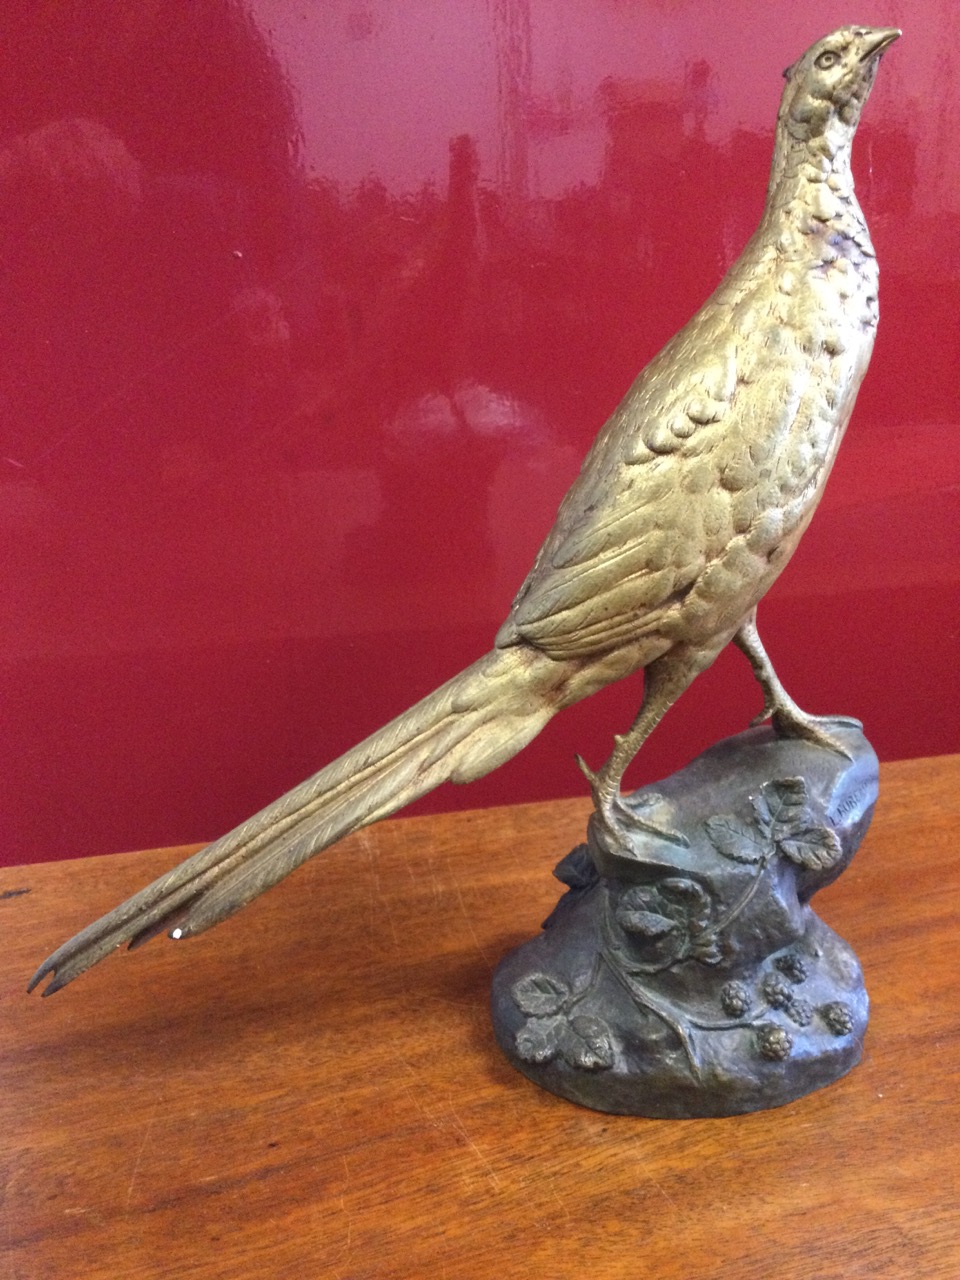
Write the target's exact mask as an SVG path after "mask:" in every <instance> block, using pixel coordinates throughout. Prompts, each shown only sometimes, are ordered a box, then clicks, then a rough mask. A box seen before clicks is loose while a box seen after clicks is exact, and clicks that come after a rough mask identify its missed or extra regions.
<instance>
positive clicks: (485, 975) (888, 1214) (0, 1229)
mask: <svg viewBox="0 0 960 1280" xmlns="http://www.w3.org/2000/svg"><path fill="white" fill-rule="evenodd" d="M881 785H882V792H881V802H880V805H879V807H878V811H877V816H876V818H875V820H874V825H873V828H872V829H871V832H870V833H869V835H868V837H867V839H866V841H865V843H864V845H863V847H862V849H861V851H860V853H859V854H858V856H857V858H856V860H855V861H854V864H853V866H852V867H851V869H850V871H849V872H848V873H847V874H846V875H845V876H844V877H843V879H842V880H841V881H840V882H838V883H837V884H836V885H834V886H832V887H831V888H830V889H828V890H827V891H825V892H824V893H823V894H822V895H821V896H820V898H819V899H818V906H819V910H820V912H821V914H822V915H823V916H824V918H825V919H826V920H827V921H828V922H829V923H830V924H831V925H832V926H833V927H835V928H836V929H838V930H839V932H840V933H841V934H843V936H845V937H846V938H847V939H848V940H849V941H850V942H851V943H852V944H853V945H854V947H855V948H856V949H857V951H858V952H859V955H860V958H861V960H862V962H863V964H864V968H865V971H866V976H867V983H868V987H869V989H870V992H871V996H872V999H873V1015H872V1021H871V1026H870V1031H869V1033H868V1039H867V1045H866V1052H865V1056H864V1061H863V1063H862V1064H861V1066H860V1067H859V1068H858V1069H857V1070H856V1071H854V1072H853V1073H852V1074H851V1075H849V1076H847V1077H846V1078H845V1079H844V1080H842V1081H841V1082H840V1083H838V1084H836V1085H834V1086H832V1087H831V1088H829V1089H826V1090H824V1091H822V1092H820V1093H818V1094H815V1095H813V1096H810V1097H808V1098H805V1099H803V1100H801V1101H800V1102H797V1103H794V1104H792V1105H791V1106H789V1107H786V1108H783V1109H782V1110H779V1111H775V1112H767V1113H764V1114H758V1115H752V1116H744V1117H739V1118H736V1119H727V1120H710V1121H692V1120H691V1121H680V1122H670V1121H653V1120H640V1119H629V1118H618V1117H612V1116H606V1115H600V1114H595V1113H593V1112H590V1111H586V1110H582V1109H579V1108H577V1107H575V1106H573V1105H571V1104H570V1103H567V1102H563V1101H560V1100H559V1099H557V1098H554V1097H552V1096H550V1095H548V1094H545V1093H542V1092H540V1091H538V1090H537V1089H536V1088H535V1087H534V1086H533V1085H532V1084H530V1083H529V1082H528V1081H527V1080H525V1079H524V1078H522V1077H521V1076H519V1075H517V1074H516V1073H515V1072H514V1071H513V1070H512V1069H511V1068H510V1067H509V1066H508V1065H507V1064H506V1063H505V1062H504V1061H503V1060H502V1058H501V1057H500V1054H499V1052H498V1050H497V1047H496V1045H495V1043H494V1039H493V1035H492V1032H491V1029H490V1023H489V1018H488V1012H487V1000H488V987H489V982H490V975H491V972H492V970H493V968H494V966H495V965H496V963H497V961H498V960H499V958H500V957H501V956H502V955H503V954H504V952H505V951H506V950H507V949H508V948H509V947H511V946H513V945H514V944H516V943H519V942H520V941H522V940H524V939H525V938H527V937H528V936H530V935H531V934H532V933H534V932H535V931H536V930H537V928H538V927H539V923H540V921H541V920H542V918H543V917H544V916H545V915H546V914H547V912H548V910H549V909H550V907H551V906H552V905H553V902H554V901H555V899H556V897H557V895H558V892H559V889H560V886H559V885H558V884H557V883H556V882H555V881H553V880H552V878H551V876H550V872H551V870H552V868H553V865H554V863H555V861H556V860H558V859H559V858H560V857H561V856H562V855H563V854H565V853H566V852H567V851H568V849H569V848H570V847H571V846H572V845H574V844H576V843H578V842H579V840H580V839H581V836H582V831H583V824H584V819H585V817H586V813H587V805H586V803H585V802H582V801H561V802H556V803H551V804H540V805H529V806H521V807H517V808H509V809H489V810H485V811H482V812H468V813H460V814H455V815H450V816H444V817H439V818H438V817H431V818H423V819H401V820H398V821H394V822H388V823H384V824H382V825H381V826H379V827H375V828H373V829H372V830H370V831H366V832H362V833H360V834H359V835H357V836H355V837H353V838H351V839H350V840H348V841H345V842H344V843H343V844H342V845H340V846H338V847H337V848H335V849H333V850H331V851H330V853H328V854H327V855H325V856H324V857H322V858H320V859H318V860H316V861H314V862H312V863H310V864H309V865H308V866H307V867H306V868H304V869H303V870H302V871H300V872H298V873H297V874H296V875H295V876H294V877H293V878H291V879H290V880H289V881H287V882H286V883H285V884H284V885H283V886H281V887H280V888H278V889H277V890H275V891H273V892H272V893H270V894H268V895H267V896H266V897H265V898H264V899H261V900H260V901H258V902H256V903H254V904H253V905H252V906H251V907H250V908H249V909H248V910H246V911H245V912H243V913H242V915H240V916H238V917H235V918H234V919H232V920H230V921H228V922H227V923H226V924H225V925H223V926H221V927H220V928H218V929H216V930H214V931H213V932H212V933H209V934H206V935H204V936H203V937H201V938H198V939H195V940H192V941H189V942H184V943H181V944H171V943H169V942H166V941H158V942H154V943H151V944H150V946H148V947H146V948H145V949H143V950H142V951H139V952H137V953H136V954H135V955H131V956H120V957H116V958H111V959H110V960H109V961H107V963H106V964H105V965H103V966H101V967H100V968H99V969H96V970H94V971H92V972H91V973H89V974H87V975H85V976H84V977H82V978H81V979H80V980H79V981H78V982H77V983H76V984H75V985H74V986H72V987H70V988H69V989H68V990H66V991H64V992H62V993H61V994H59V995H57V996H56V997H55V998H53V999H51V1000H44V1001H41V1000H40V999H38V998H36V997H35V996H34V997H31V998H28V997H27V996H26V995H25V994H24V987H25V984H26V981H27V978H28V977H29V975H30V973H31V972H32V970H33V968H34V967H35V965H36V964H37V963H38V962H39V960H41V959H42V958H43V957H44V955H46V954H47V952H49V951H50V950H51V949H52V948H53V947H54V946H55V945H56V944H58V943H59V942H61V941H62V940H63V939H64V938H65V937H66V936H67V935H68V934H70V933H71V932H73V931H75V930H76V929H77V928H79V927H80V926H81V925H84V924H86V923H87V921H88V920H89V919H90V918H91V917H92V916H93V915H95V914H97V913H99V912H101V911H103V910H105V909H107V908H108V907H111V906H113V905H114V904H115V903H116V901H118V900H119V899H120V898H121V897H122V896H125V895H126V894H127V893H128V892H130V891H131V890H133V889H135V888H138V887H139V886H140V885H141V883H143V882H144V881H145V880H147V879H148V878H150V877H152V876H154V875H156V874H158V873H159V872H160V871H161V870H163V869H165V868H166V867H168V866H170V865H172V864H173V863H174V862H176V861H177V860H178V859H179V858H180V857H181V856H182V855H183V853H184V852H186V851H185V850H171V849H166V850H155V851H150V852H145V853H134V854H126V855H119V856H116V857H109V858H95V859H85V860H83V861H78V862H73V863H71V862H61V863H49V864H45V865H42V866H28V867H13V868H7V869H5V870H4V871H2V872H0V922H2V930H3V932H2V948H0V952H2V954H0V973H2V981H0V1001H2V1006H3V1016H4V1024H3V1025H4V1053H3V1066H2V1080H0V1144H2V1176H3V1182H2V1185H3V1201H2V1207H0V1253H2V1262H0V1274H2V1276H3V1277H4V1278H5V1280H65V1278H70V1280H72V1278H73V1277H84V1278H85V1280H127V1278H128V1277H131V1278H132V1277H136V1278H137V1280H148V1278H152V1277H158V1278H159V1277H178V1278H179V1280H187V1278H194V1277H195V1278H197V1280H200V1278H201V1277H203V1278H204V1280H207V1278H208V1277H209V1278H210V1280H213V1278H214V1277H217V1278H218V1280H219V1278H223V1280H227V1278H228V1277H229V1278H230V1280H247V1278H248V1277H249V1278H253V1277H258V1278H260V1277H262V1278H264V1280H284V1278H286V1277H298V1278H303V1280H315V1278H318V1277H328V1276H329V1277H339V1278H341V1280H348V1278H349V1280H361V1277H371V1278H372V1277H376V1278H378V1280H379V1278H380V1277H411V1278H412V1277H417V1278H420V1277H438V1278H441V1280H442V1278H444V1277H447V1278H449V1280H469V1278H470V1277H496V1278H497V1280H509V1278H512V1277H528V1276H530V1277H534V1276H536V1277H544V1278H545V1280H546V1278H548V1277H549V1278H552V1277H567V1276H570V1277H591V1280H603V1278H605V1277H630V1278H631V1280H643V1278H644V1277H673V1276H676V1277H684V1278H687V1277H697V1278H698V1280H699V1278H700V1277H707V1278H713V1277H737V1278H738V1280H752V1278H754V1277H756V1278H757V1280H768V1278H769V1277H772V1276H777V1277H797V1278H799V1277H803V1278H804V1280H820V1278H826V1277H831V1278H833V1277H838V1278H839V1277H843V1278H844V1280H851V1278H852V1277H864V1278H865V1280H866V1278H869V1280H888V1278H889V1280H903V1278H905V1277H924V1278H925V1280H926V1278H929V1277H938V1278H939V1277H942V1278H943V1280H956V1278H957V1277H958V1276H960V1113H958V1090H957V1084H958V1080H957V1062H958V1058H960V1039H958V1026H960V997H958V977H957V953H958V941H960V923H958V915H960V907H958V903H960V853H958V845H960V838H958V825H960V824H958V808H960V756H958V757H947V758H940V759H932V760H925V761H924V760H917V761H910V762H904V763H900V764H894V765H887V766H884V767H883V770H882V780H881Z"/></svg>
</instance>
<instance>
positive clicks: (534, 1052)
mask: <svg viewBox="0 0 960 1280" xmlns="http://www.w3.org/2000/svg"><path fill="white" fill-rule="evenodd" d="M565 1026H566V1024H565V1023H564V1020H563V1018H559V1017H554V1018H531V1019H530V1020H529V1021H528V1022H526V1023H525V1024H524V1025H523V1026H522V1027H521V1028H520V1030H519V1031H518V1032H517V1036H516V1046H517V1055H518V1056H519V1057H520V1058H521V1059H522V1060H523V1061H524V1062H541V1063H542V1062H550V1061H551V1059H553V1058H555V1057H556V1056H557V1053H558V1051H559V1049H560V1037H561V1036H562V1035H563V1032H564V1030H565Z"/></svg>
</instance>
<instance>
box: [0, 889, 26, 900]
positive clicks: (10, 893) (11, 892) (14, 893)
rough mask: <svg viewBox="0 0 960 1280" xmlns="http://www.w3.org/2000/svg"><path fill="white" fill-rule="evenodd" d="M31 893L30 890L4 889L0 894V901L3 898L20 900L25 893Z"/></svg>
mask: <svg viewBox="0 0 960 1280" xmlns="http://www.w3.org/2000/svg"><path fill="white" fill-rule="evenodd" d="M31 892H32V890H30V889H4V891H3V893H0V901H3V899H5V898H22V897H23V895H24V894H25V893H31Z"/></svg>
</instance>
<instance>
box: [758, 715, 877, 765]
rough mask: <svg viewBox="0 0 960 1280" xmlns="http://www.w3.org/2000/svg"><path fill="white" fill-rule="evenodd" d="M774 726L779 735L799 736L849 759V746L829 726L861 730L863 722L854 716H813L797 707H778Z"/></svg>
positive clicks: (783, 736)
mask: <svg viewBox="0 0 960 1280" xmlns="http://www.w3.org/2000/svg"><path fill="white" fill-rule="evenodd" d="M772 718H773V728H774V732H775V733H776V734H777V736H778V737H781V738H799V739H800V740H801V741H803V742H809V743H812V745H813V746H815V747H823V748H824V749H825V750H827V751H834V752H836V754H837V755H841V756H844V757H845V759H847V760H852V759H853V757H852V755H851V753H850V750H849V748H848V747H847V746H846V745H845V744H844V743H843V742H842V741H841V740H840V739H839V738H838V737H836V736H835V735H834V734H833V733H831V732H830V729H829V727H828V726H836V727H837V728H840V729H857V730H861V729H862V728H863V724H862V723H861V722H860V721H859V720H856V719H854V717H853V716H811V715H808V714H807V713H806V712H805V711H801V710H800V709H799V707H797V708H782V707H778V708H777V710H776V711H774V712H773V717H772Z"/></svg>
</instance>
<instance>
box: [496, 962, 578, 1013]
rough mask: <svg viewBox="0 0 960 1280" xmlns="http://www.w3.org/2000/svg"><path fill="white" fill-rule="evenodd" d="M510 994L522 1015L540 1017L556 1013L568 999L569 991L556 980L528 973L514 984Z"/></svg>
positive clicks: (539, 974)
mask: <svg viewBox="0 0 960 1280" xmlns="http://www.w3.org/2000/svg"><path fill="white" fill-rule="evenodd" d="M510 994H511V995H512V996H513V999H514V1001H515V1003H516V1005H517V1007H518V1008H519V1009H521V1010H522V1011H523V1012H524V1013H530V1014H534V1015H535V1016H537V1017H541V1016H543V1015H545V1014H551V1013H557V1012H558V1011H559V1010H560V1009H561V1008H562V1007H563V1004H564V1002H565V1001H566V1000H567V998H568V997H569V995H570V991H569V989H568V988H567V986H566V985H565V984H564V983H562V982H559V981H558V980H557V979H556V978H549V977H548V976H547V975H546V974H545V973H528V974H527V975H526V976H525V977H523V978H521V979H520V981H519V982H516V983H514V986H513V990H512V991H511V993H510Z"/></svg>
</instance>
